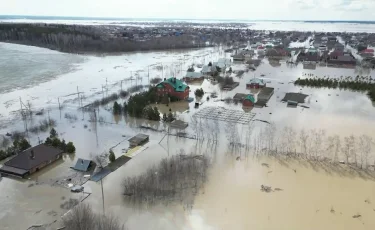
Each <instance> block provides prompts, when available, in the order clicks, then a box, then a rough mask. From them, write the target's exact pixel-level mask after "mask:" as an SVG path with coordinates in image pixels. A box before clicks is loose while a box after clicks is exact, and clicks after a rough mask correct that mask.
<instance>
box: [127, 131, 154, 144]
mask: <svg viewBox="0 0 375 230" xmlns="http://www.w3.org/2000/svg"><path fill="white" fill-rule="evenodd" d="M148 138H149V135H146V134H143V133H139V134H137V135H136V136H134V137H132V138H130V139H129V140H128V141H129V142H130V143H134V144H140V143H142V142H144V141H146V140H147V139H148Z"/></svg>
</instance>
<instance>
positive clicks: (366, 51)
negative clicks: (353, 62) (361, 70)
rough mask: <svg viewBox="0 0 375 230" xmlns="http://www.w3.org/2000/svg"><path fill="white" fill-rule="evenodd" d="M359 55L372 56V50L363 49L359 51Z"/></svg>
mask: <svg viewBox="0 0 375 230" xmlns="http://www.w3.org/2000/svg"><path fill="white" fill-rule="evenodd" d="M360 55H361V56H362V57H373V56H374V50H373V49H365V50H363V51H361V52H360Z"/></svg>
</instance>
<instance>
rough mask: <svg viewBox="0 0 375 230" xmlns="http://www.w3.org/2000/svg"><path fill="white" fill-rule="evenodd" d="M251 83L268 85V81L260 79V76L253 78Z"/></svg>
mask: <svg viewBox="0 0 375 230" xmlns="http://www.w3.org/2000/svg"><path fill="white" fill-rule="evenodd" d="M249 83H250V84H259V85H266V83H264V81H263V79H260V78H252V79H250V81H249Z"/></svg>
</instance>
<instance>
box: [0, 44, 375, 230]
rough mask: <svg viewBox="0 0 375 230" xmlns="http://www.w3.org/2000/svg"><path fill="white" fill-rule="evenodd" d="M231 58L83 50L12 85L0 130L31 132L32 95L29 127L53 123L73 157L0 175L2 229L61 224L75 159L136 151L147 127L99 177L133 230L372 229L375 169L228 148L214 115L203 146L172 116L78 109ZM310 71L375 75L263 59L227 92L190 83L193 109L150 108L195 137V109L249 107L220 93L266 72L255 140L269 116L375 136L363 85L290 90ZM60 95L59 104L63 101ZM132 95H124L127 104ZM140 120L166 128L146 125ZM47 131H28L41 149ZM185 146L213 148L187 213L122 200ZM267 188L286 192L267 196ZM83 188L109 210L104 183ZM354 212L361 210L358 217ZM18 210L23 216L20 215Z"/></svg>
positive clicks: (241, 129)
mask: <svg viewBox="0 0 375 230" xmlns="http://www.w3.org/2000/svg"><path fill="white" fill-rule="evenodd" d="M228 55H229V54H225V53H224V52H223V49H222V48H220V49H218V48H208V49H201V50H186V51H171V52H140V53H130V54H124V55H118V56H105V57H97V56H85V57H79V58H78V59H79V60H81V58H82V59H84V60H85V61H84V62H83V63H79V62H78V61H77V62H75V63H76V64H75V65H76V66H75V71H73V72H69V73H66V74H63V75H61V76H59V77H56V78H51V79H52V80H49V81H41V83H38V84H37V85H36V86H30V87H25V88H22V89H19V88H13V89H11V90H9V92H8V91H7V93H3V94H1V95H0V99H1V101H0V102H1V103H0V114H1V116H0V134H2V135H4V134H5V133H7V132H13V131H16V130H18V131H23V130H24V129H25V122H24V121H22V119H21V118H20V115H19V113H18V110H19V109H20V102H19V99H20V97H21V98H22V101H24V102H25V103H26V102H27V101H30V102H31V104H32V108H33V109H34V110H35V111H38V110H40V109H42V108H44V109H45V112H44V114H43V115H41V116H33V117H32V119H30V120H28V121H27V122H26V125H27V126H28V127H29V128H30V127H32V126H33V125H37V124H39V121H41V120H43V119H47V118H48V119H50V118H51V119H54V120H56V127H55V129H56V130H57V131H58V134H59V136H60V138H63V139H65V140H66V141H73V142H74V145H75V146H76V153H75V154H74V155H64V157H63V159H61V160H59V161H57V162H55V163H54V164H51V165H50V166H48V167H47V168H45V169H43V170H41V172H38V173H37V174H35V175H32V176H31V177H30V178H28V179H27V180H16V179H13V178H1V179H0V209H1V210H2V211H1V212H0V229H1V230H3V229H4V230H5V229H27V228H28V227H29V226H31V225H33V224H50V223H51V225H50V227H51V229H56V227H59V226H61V223H60V217H61V215H63V214H64V213H66V212H67V211H68V210H69V209H66V208H65V207H66V206H64V203H65V202H66V201H68V200H69V199H75V200H82V199H83V198H85V197H86V196H87V194H85V195H82V194H74V193H71V192H70V191H69V189H67V188H63V187H61V186H58V185H56V183H55V182H56V181H58V180H63V179H64V178H67V177H70V176H71V175H72V173H73V172H74V171H73V170H72V169H70V167H72V166H74V164H75V162H76V161H77V159H78V158H83V159H93V158H94V156H96V155H100V154H103V153H107V152H108V151H109V149H111V148H113V151H114V153H115V155H116V157H120V156H122V155H124V154H126V152H125V150H126V149H128V148H129V144H128V141H127V140H128V139H129V138H130V137H132V136H134V135H136V134H138V133H144V134H147V135H150V141H149V142H148V143H147V144H146V145H145V146H144V148H142V149H141V150H139V151H138V152H137V153H136V154H134V155H133V156H132V159H131V160H130V161H129V162H127V163H126V164H125V165H124V166H122V167H120V168H119V169H117V170H116V171H114V172H112V173H111V174H109V175H108V176H107V177H105V178H104V180H103V190H104V194H105V195H104V203H105V205H104V206H105V207H104V208H105V213H112V214H114V216H116V217H118V218H119V220H120V221H121V222H122V223H124V224H126V225H127V226H128V228H129V229H155V230H158V229H160V230H169V229H170V230H172V229H184V230H198V229H199V230H201V229H202V230H211V229H212V230H213V229H285V230H286V229H374V228H375V219H374V218H373V216H374V215H375V182H374V178H375V177H374V174H373V173H372V172H360V173H359V172H358V171H355V170H353V169H350V167H349V166H347V165H341V164H335V165H330V164H327V163H323V162H317V161H309V160H302V159H300V160H297V159H294V158H288V157H286V156H284V155H281V156H280V157H277V158H275V157H272V156H263V155H262V156H260V155H256V153H253V152H252V151H251V150H249V151H247V150H245V148H243V147H241V149H240V150H236V151H234V150H233V148H230V147H228V146H229V145H228V132H227V130H226V129H227V127H226V126H227V124H226V122H219V124H218V128H219V137H218V141H217V143H216V144H214V142H213V141H211V140H210V141H209V140H208V137H207V136H209V135H208V134H207V133H206V134H205V135H206V136H205V137H206V139H205V140H203V141H202V142H200V141H197V140H192V139H188V138H177V137H175V136H173V135H174V134H175V133H176V132H177V131H176V130H172V131H171V132H170V134H171V135H167V136H166V130H168V125H167V124H165V123H162V122H160V123H158V122H150V121H145V120H143V119H136V118H132V117H128V116H113V114H112V106H113V103H112V102H111V103H109V104H108V105H105V106H100V107H99V110H98V111H97V116H98V117H99V118H101V122H94V121H93V119H92V117H93V114H92V112H85V111H82V110H78V108H79V107H81V106H84V105H87V104H89V103H92V102H93V101H94V100H98V99H101V98H103V97H104V96H107V95H110V94H111V93H114V92H116V93H117V92H118V91H119V90H121V89H124V90H126V89H128V88H130V87H132V86H136V85H148V84H149V78H150V79H151V78H154V77H160V78H164V77H171V76H176V77H178V78H181V77H182V76H184V74H185V70H186V69H187V67H188V66H189V65H191V64H193V63H195V64H199V63H207V62H209V61H216V60H217V58H219V57H224V56H228ZM77 63H79V64H77ZM232 68H233V70H234V71H238V70H244V69H245V68H246V66H245V65H244V64H234V65H233V66H232ZM308 74H313V75H314V76H325V75H327V76H328V75H330V76H332V77H340V76H351V77H355V76H356V75H366V76H367V75H372V76H375V72H374V71H369V72H360V70H355V69H338V68H329V67H319V66H318V67H317V68H316V69H315V70H306V69H303V66H302V65H301V64H300V65H298V66H287V65H286V63H285V61H281V62H280V66H278V67H273V66H271V65H270V64H269V62H268V60H266V59H264V60H263V61H262V64H261V65H260V66H259V67H258V68H257V69H256V70H255V71H249V72H245V73H244V75H242V77H241V78H238V77H235V74H232V76H233V77H234V80H235V81H238V82H239V83H240V84H239V86H238V87H236V88H235V89H234V90H232V91H221V90H220V89H219V86H218V85H213V84H212V83H211V82H210V81H209V80H204V81H202V82H201V83H194V84H191V85H189V86H190V89H191V92H190V97H194V98H195V96H194V91H195V90H196V89H198V88H203V90H204V91H205V92H206V94H205V95H204V97H203V98H201V99H200V102H201V103H202V104H201V105H200V106H199V108H194V102H192V103H188V102H178V103H171V104H169V105H168V106H166V105H161V104H158V105H155V106H157V107H158V108H159V110H160V112H161V113H168V112H169V110H171V112H172V113H173V114H175V115H176V116H177V118H178V119H181V120H184V121H186V122H189V123H190V124H189V126H188V128H187V129H186V130H185V132H186V133H188V134H191V135H192V136H193V135H196V133H195V131H194V129H193V127H192V125H191V122H192V120H193V119H192V116H193V115H194V114H195V113H196V112H198V111H200V110H203V109H205V108H208V107H212V106H214V107H225V108H226V109H232V110H236V111H243V108H242V105H241V104H238V105H236V104H233V103H231V104H226V103H225V102H224V101H221V100H220V99H225V98H227V97H230V98H232V97H233V96H234V95H235V94H236V93H253V94H254V95H255V97H256V96H257V94H258V91H254V90H252V91H250V90H247V89H246V83H247V82H248V81H249V79H251V78H253V77H254V76H255V77H261V78H263V79H264V80H265V81H266V82H267V86H268V87H274V88H275V92H274V95H273V96H272V98H271V99H270V101H269V102H268V104H267V107H264V108H253V109H252V110H251V112H252V113H255V114H256V115H255V117H254V121H252V124H253V126H254V130H255V131H254V136H252V137H253V139H254V140H256V138H258V137H257V136H256V135H258V134H259V130H262V129H264V127H265V124H264V122H260V121H259V120H263V121H267V122H270V123H273V124H274V125H275V127H276V128H277V130H278V131H281V130H283V128H284V127H286V126H288V127H291V128H293V129H294V130H295V131H296V132H297V133H298V132H300V130H302V129H305V130H307V132H310V131H311V130H313V129H315V130H318V129H323V130H325V131H326V134H327V136H328V135H339V137H340V138H344V137H346V136H349V135H355V136H356V137H358V136H360V135H363V134H365V135H368V136H370V137H372V138H373V139H375V133H374V132H373V130H375V120H374V117H375V109H374V105H373V104H372V102H371V101H370V100H369V98H368V97H367V95H366V94H365V93H361V92H352V91H345V90H338V89H318V88H308V87H306V88H302V87H297V86H294V84H293V83H292V81H294V80H296V79H297V78H304V77H307V75H308ZM77 87H78V89H77ZM146 88H147V86H146ZM77 91H79V92H81V93H82V94H83V95H84V97H83V99H82V98H81V99H82V102H81V101H80V100H78V98H77V96H76V95H72V94H74V93H76V92H77ZM213 92H216V93H217V95H218V98H215V99H214V98H210V99H209V100H208V101H207V96H209V95H210V94H211V93H213ZM287 92H302V93H304V94H307V95H308V98H307V99H306V101H305V103H304V105H306V106H307V107H309V108H303V107H297V108H289V107H287V106H286V103H282V102H281V99H282V98H283V97H284V96H285V93H287ZM59 101H60V103H61V105H62V109H61V110H59V108H58V106H59V105H58V103H59ZM125 101H126V99H119V100H118V102H121V103H123V102H125ZM141 125H144V126H148V127H152V128H153V129H155V130H160V132H156V131H152V130H150V129H142V128H140V126H141ZM246 128H247V125H238V133H239V134H238V136H239V138H238V139H239V142H241V143H242V144H245V139H246V138H245V136H246V132H247V131H246ZM48 136H49V133H48V132H39V133H31V132H29V133H28V137H27V138H28V140H29V141H30V143H31V144H32V145H36V144H37V143H38V139H40V140H44V139H45V138H46V137H48ZM253 139H252V141H253ZM324 142H326V140H325V139H324ZM296 146H297V145H296ZM181 149H183V150H184V151H185V152H186V153H195V154H198V155H199V154H204V155H207V156H209V159H210V168H209V176H208V182H207V183H206V184H205V185H204V188H203V189H202V190H201V191H200V192H199V193H198V195H197V196H196V199H195V201H194V204H193V207H192V208H191V209H187V208H186V207H184V206H182V205H181V204H179V203H178V202H177V203H175V202H173V203H170V204H169V205H168V206H167V207H165V206H164V205H162V204H159V205H155V206H149V207H147V206H146V205H145V206H134V205H133V204H130V203H129V202H127V201H126V200H125V199H124V197H123V195H122V194H123V184H122V182H123V180H124V179H125V178H126V177H132V176H137V175H141V174H143V173H144V172H145V171H146V170H147V169H148V168H149V167H151V166H154V165H157V164H158V163H159V162H160V161H161V159H163V158H167V157H169V156H172V155H174V154H179V153H180V151H181ZM296 149H298V150H299V149H300V147H299V146H297V147H296ZM295 151H297V150H295ZM327 154H328V153H327ZM329 154H330V153H329ZM330 156H331V155H327V156H324V157H327V158H329V157H330ZM343 159H344V156H343V155H340V156H339V160H343ZM374 160H375V154H374V152H371V154H370V155H369V158H368V161H369V165H372V164H373V162H374ZM0 163H3V162H0ZM262 185H266V186H271V187H272V189H273V190H275V189H276V188H279V189H281V190H280V191H273V192H270V193H266V192H262V191H261V190H260V189H261V186H262ZM84 187H85V192H87V193H90V194H91V195H89V196H88V197H87V198H86V199H85V201H84V202H86V203H88V204H90V205H91V206H92V208H93V210H95V211H97V212H102V211H103V206H102V205H103V204H102V195H101V186H100V182H98V183H96V182H93V181H88V182H86V183H85V184H84ZM40 210H42V211H40ZM20 215H21V216H20ZM355 215H361V216H360V217H358V218H353V216H355ZM20 217H22V219H23V220H24V221H22V222H21V221H19V219H20ZM55 220H56V222H55Z"/></svg>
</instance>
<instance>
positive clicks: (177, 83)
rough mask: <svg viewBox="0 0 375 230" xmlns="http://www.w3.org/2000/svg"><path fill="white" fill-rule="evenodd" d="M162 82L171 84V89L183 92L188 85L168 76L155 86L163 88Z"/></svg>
mask: <svg viewBox="0 0 375 230" xmlns="http://www.w3.org/2000/svg"><path fill="white" fill-rule="evenodd" d="M164 84H169V85H171V86H172V87H173V89H174V90H175V91H177V92H184V91H185V89H186V88H187V87H188V86H187V85H186V84H185V83H184V82H183V81H181V80H179V79H177V78H174V77H171V78H168V79H167V80H165V81H163V82H160V83H159V84H157V86H156V87H158V88H164Z"/></svg>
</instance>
